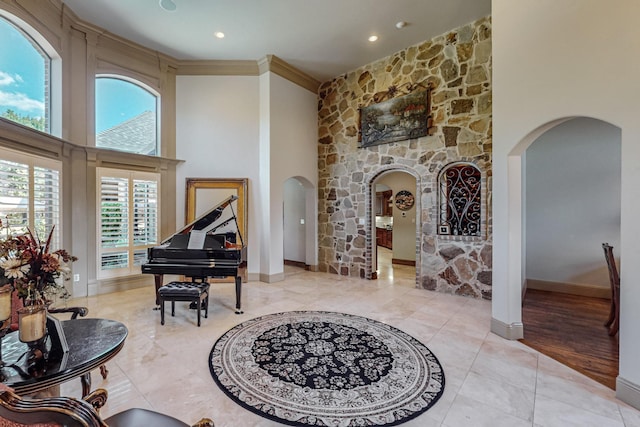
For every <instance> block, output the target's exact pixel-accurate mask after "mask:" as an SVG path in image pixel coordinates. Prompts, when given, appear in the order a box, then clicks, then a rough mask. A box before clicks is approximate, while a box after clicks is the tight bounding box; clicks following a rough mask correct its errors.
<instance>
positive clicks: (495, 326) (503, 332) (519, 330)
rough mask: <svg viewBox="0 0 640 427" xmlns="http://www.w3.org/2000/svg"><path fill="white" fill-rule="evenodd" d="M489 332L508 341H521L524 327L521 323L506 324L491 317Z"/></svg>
mask: <svg viewBox="0 0 640 427" xmlns="http://www.w3.org/2000/svg"><path fill="white" fill-rule="evenodd" d="M491 332H493V333H494V334H496V335H498V336H501V337H502V338H505V339H508V340H521V339H522V338H524V326H523V324H522V322H515V323H511V324H507V323H504V322H502V321H500V320H498V319H495V318H493V317H492V318H491Z"/></svg>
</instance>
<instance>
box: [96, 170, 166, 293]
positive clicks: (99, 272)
mask: <svg viewBox="0 0 640 427" xmlns="http://www.w3.org/2000/svg"><path fill="white" fill-rule="evenodd" d="M103 178H125V179H127V182H128V185H127V193H128V196H127V200H128V209H127V210H128V213H127V215H128V227H127V245H126V246H119V247H113V248H104V247H103V245H102V194H103V193H102V179H103ZM136 180H150V181H155V183H156V192H157V198H156V200H157V201H156V212H155V216H156V225H155V227H156V236H155V241H153V242H147V243H146V244H142V245H136V244H135V231H134V220H135V213H134V211H135V206H134V203H133V198H134V185H133V183H134V181H136ZM160 185H161V175H160V173H156V172H141V171H134V170H125V169H115V168H107V167H98V168H96V277H97V279H98V280H101V279H110V278H117V277H125V276H131V275H137V274H141V268H140V265H136V264H135V260H136V258H135V254H136V252H140V251H143V250H144V251H145V252H146V250H147V248H150V247H153V246H156V245H158V243H159V241H160V225H161V217H160V216H161V209H160V206H161V187H160ZM124 251H126V252H127V259H128V261H127V267H121V268H112V269H103V268H102V257H103V255H104V254H107V253H117V252H124Z"/></svg>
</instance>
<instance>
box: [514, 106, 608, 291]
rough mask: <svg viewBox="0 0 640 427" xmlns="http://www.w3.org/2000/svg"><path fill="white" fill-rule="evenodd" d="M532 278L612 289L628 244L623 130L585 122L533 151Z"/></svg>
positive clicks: (553, 134)
mask: <svg viewBox="0 0 640 427" xmlns="http://www.w3.org/2000/svg"><path fill="white" fill-rule="evenodd" d="M525 187H526V191H525V196H526V209H525V211H526V245H527V246H526V272H527V274H526V278H527V279H536V280H543V281H549V282H561V283H571V284H578V285H586V286H596V287H602V288H607V289H608V288H609V287H610V284H609V273H608V269H607V264H606V262H605V259H604V253H603V251H602V246H601V244H602V243H603V242H608V243H609V244H611V245H612V246H613V247H614V250H615V252H617V251H618V248H619V244H620V129H618V128H616V127H615V126H612V125H610V124H607V123H605V122H601V121H599V120H594V119H588V118H577V119H573V120H569V121H567V122H564V123H562V124H560V125H558V126H556V127H554V128H553V129H550V130H549V131H547V132H546V133H544V134H543V135H541V136H540V137H539V138H538V139H536V140H535V142H533V144H531V145H530V146H529V148H527V152H526V184H525Z"/></svg>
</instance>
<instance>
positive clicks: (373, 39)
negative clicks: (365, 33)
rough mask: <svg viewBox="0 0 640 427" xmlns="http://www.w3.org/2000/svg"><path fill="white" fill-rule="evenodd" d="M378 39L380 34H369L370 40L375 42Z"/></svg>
mask: <svg viewBox="0 0 640 427" xmlns="http://www.w3.org/2000/svg"><path fill="white" fill-rule="evenodd" d="M376 40H378V36H369V41H370V42H374V41H376Z"/></svg>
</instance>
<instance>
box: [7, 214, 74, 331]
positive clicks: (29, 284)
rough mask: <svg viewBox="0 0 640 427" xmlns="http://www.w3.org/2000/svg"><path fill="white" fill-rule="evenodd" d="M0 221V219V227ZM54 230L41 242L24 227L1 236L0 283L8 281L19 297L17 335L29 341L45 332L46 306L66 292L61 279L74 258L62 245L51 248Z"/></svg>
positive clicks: (66, 278) (68, 272)
mask: <svg viewBox="0 0 640 427" xmlns="http://www.w3.org/2000/svg"><path fill="white" fill-rule="evenodd" d="M1 226H2V221H1V220H0V227H1ZM53 230H54V228H53V227H52V228H51V231H50V232H49V235H48V237H47V240H46V241H45V242H44V243H43V242H42V241H41V240H40V239H39V238H38V236H37V235H36V234H34V233H33V232H32V231H31V230H30V229H28V228H27V233H25V234H23V235H19V236H11V235H9V234H8V233H7V237H6V238H5V239H4V240H0V273H1V274H0V285H2V284H5V285H6V284H7V283H8V284H11V285H13V287H14V288H15V290H16V292H17V295H18V297H19V298H20V300H21V301H22V304H23V306H24V307H23V308H21V309H19V310H18V315H19V322H20V326H19V331H20V339H21V340H22V341H24V342H31V341H35V340H38V339H41V338H42V336H44V333H45V331H44V328H45V326H44V325H45V324H46V307H47V305H48V304H50V303H51V297H52V296H55V295H59V294H65V293H66V292H67V291H66V288H65V286H64V280H68V278H69V274H70V273H71V266H70V264H71V263H72V262H74V261H76V260H77V258H76V257H75V256H73V255H70V254H69V253H68V252H67V251H66V250H64V249H58V250H55V251H51V250H50V249H51V248H50V245H51V239H52V237H53Z"/></svg>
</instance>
